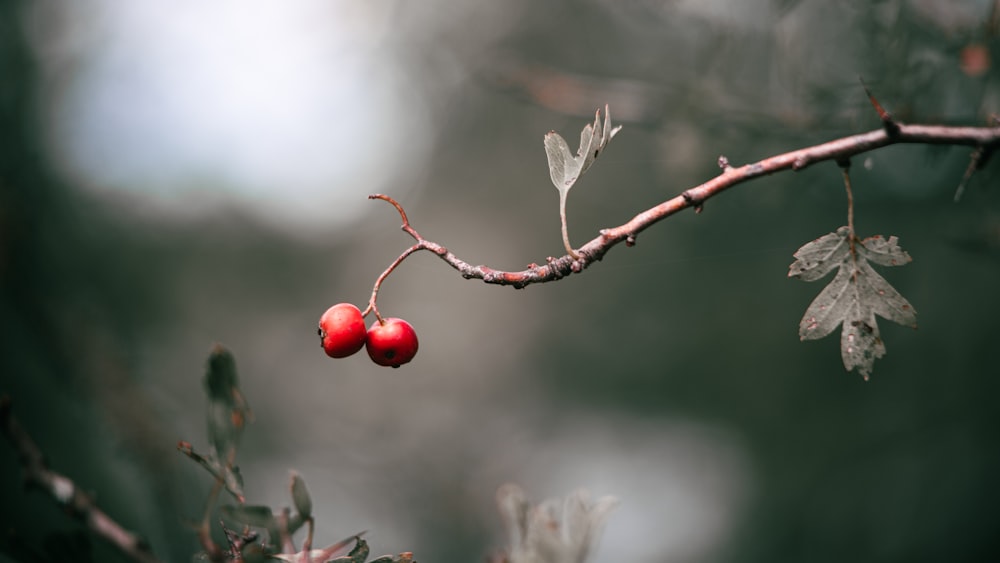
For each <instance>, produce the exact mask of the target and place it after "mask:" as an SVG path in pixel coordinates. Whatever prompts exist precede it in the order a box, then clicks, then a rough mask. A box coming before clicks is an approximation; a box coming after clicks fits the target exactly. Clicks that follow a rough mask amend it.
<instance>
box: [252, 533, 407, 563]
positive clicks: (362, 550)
mask: <svg viewBox="0 0 1000 563" xmlns="http://www.w3.org/2000/svg"><path fill="white" fill-rule="evenodd" d="M351 541H356V542H357V543H355V544H354V549H352V550H351V552H350V553H348V554H347V555H345V556H343V557H337V558H336V559H334V558H333V555H334V554H335V553H337V552H339V551H340V550H342V549H343V548H344V547H345V546H347V545H348V544H349V543H350V542H351ZM368 553H369V549H368V542H366V541H365V540H363V539H361V536H360V535H357V536H352V537H350V538H349V539H346V540H342V541H339V542H337V543H335V544H332V545H328V546H326V547H324V548H323V549H313V550H311V551H310V552H309V553H308V554H306V553H305V552H303V551H300V552H298V553H279V554H276V555H272V556H271V557H273V558H274V559H280V560H282V561H291V562H298V561H328V562H330V563H365V560H366V559H368ZM401 561H406V562H407V563H408V561H412V556H411V557H410V559H409V560H401Z"/></svg>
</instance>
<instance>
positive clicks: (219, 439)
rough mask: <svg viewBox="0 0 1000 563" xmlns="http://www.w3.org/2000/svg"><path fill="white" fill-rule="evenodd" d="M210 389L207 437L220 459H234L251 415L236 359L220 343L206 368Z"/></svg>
mask: <svg viewBox="0 0 1000 563" xmlns="http://www.w3.org/2000/svg"><path fill="white" fill-rule="evenodd" d="M205 390H206V391H207V392H208V399H209V403H208V439H209V441H210V442H211V443H212V446H213V447H214V448H215V452H216V455H217V456H218V457H219V459H220V460H223V461H228V462H231V461H232V459H233V456H234V454H235V448H236V445H237V444H238V442H239V439H240V437H241V436H242V435H243V430H244V429H245V428H246V425H247V423H248V422H250V420H251V418H252V416H253V415H252V413H251V412H250V408H249V406H248V405H247V401H246V399H245V398H244V397H243V393H242V392H241V391H240V389H239V379H238V377H237V375H236V360H235V359H234V358H233V355H232V353H230V352H229V350H227V349H226V348H225V347H224V346H222V345H221V344H216V345H215V346H214V347H213V348H212V352H211V353H210V354H209V356H208V362H207V368H206V371H205Z"/></svg>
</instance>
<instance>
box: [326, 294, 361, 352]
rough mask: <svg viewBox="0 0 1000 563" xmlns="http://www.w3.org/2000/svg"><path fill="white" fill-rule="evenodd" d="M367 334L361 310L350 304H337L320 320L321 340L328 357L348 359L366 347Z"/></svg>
mask: <svg viewBox="0 0 1000 563" xmlns="http://www.w3.org/2000/svg"><path fill="white" fill-rule="evenodd" d="M366 338H367V333H366V332H365V320H364V318H362V317H361V310H359V309H358V308H357V307H355V306H354V305H351V304H350V303H337V304H336V305H334V306H333V307H330V308H329V309H327V310H326V312H325V313H323V316H322V317H320V318H319V340H320V344H322V345H323V350H324V351H326V355H327V356H330V357H331V358H346V357H347V356H350V355H351V354H353V353H355V352H357V351H358V350H360V349H361V348H362V347H363V346H364V345H365V339H366Z"/></svg>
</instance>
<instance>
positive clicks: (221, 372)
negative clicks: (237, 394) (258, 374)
mask: <svg viewBox="0 0 1000 563" xmlns="http://www.w3.org/2000/svg"><path fill="white" fill-rule="evenodd" d="M238 386H239V382H238V377H237V375H236V360H235V359H234V358H233V354H232V352H230V351H229V350H227V349H226V347H225V346H223V345H221V344H216V345H215V346H213V347H212V351H211V352H210V353H209V355H208V363H207V366H206V369H205V390H206V391H207V392H208V397H209V399H212V400H214V401H227V400H231V399H232V390H233V389H236V388H237V387H238Z"/></svg>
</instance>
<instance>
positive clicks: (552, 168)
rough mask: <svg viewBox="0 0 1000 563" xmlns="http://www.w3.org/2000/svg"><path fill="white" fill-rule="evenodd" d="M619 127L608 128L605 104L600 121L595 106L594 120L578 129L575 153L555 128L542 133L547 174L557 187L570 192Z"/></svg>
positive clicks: (609, 124)
mask: <svg viewBox="0 0 1000 563" xmlns="http://www.w3.org/2000/svg"><path fill="white" fill-rule="evenodd" d="M620 129H621V126H620V125H619V126H618V127H615V128H612V127H611V113H610V111H609V108H608V106H607V105H605V106H604V122H603V124H602V123H601V110H600V109H598V110H597V112H596V113H595V114H594V123H593V124H590V123H588V124H587V125H585V126H584V127H583V130H582V131H581V132H580V147H579V148H578V149H577V151H576V155H575V156H574V155H573V153H572V152H570V148H569V143H567V142H566V139H563V138H562V136H561V135H560V134H559V133H556V132H555V131H549V132H548V133H547V134H546V135H545V155H546V156H547V157H548V160H549V176H550V177H551V178H552V184H553V185H554V186H555V187H556V189H558V190H559V191H560V192H566V191H569V189H570V188H572V187H573V184H575V183H576V181H577V180H578V179H580V176H582V175H583V173H584V172H586V171H587V169H589V168H590V166H591V165H592V164H593V163H594V160H596V159H597V156H598V155H599V154H600V153H601V152H602V151H603V150H604V147H605V146H607V144H608V142H609V141H610V140H611V139H612V137H614V136H615V134H617V133H618V131H619V130H620Z"/></svg>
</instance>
